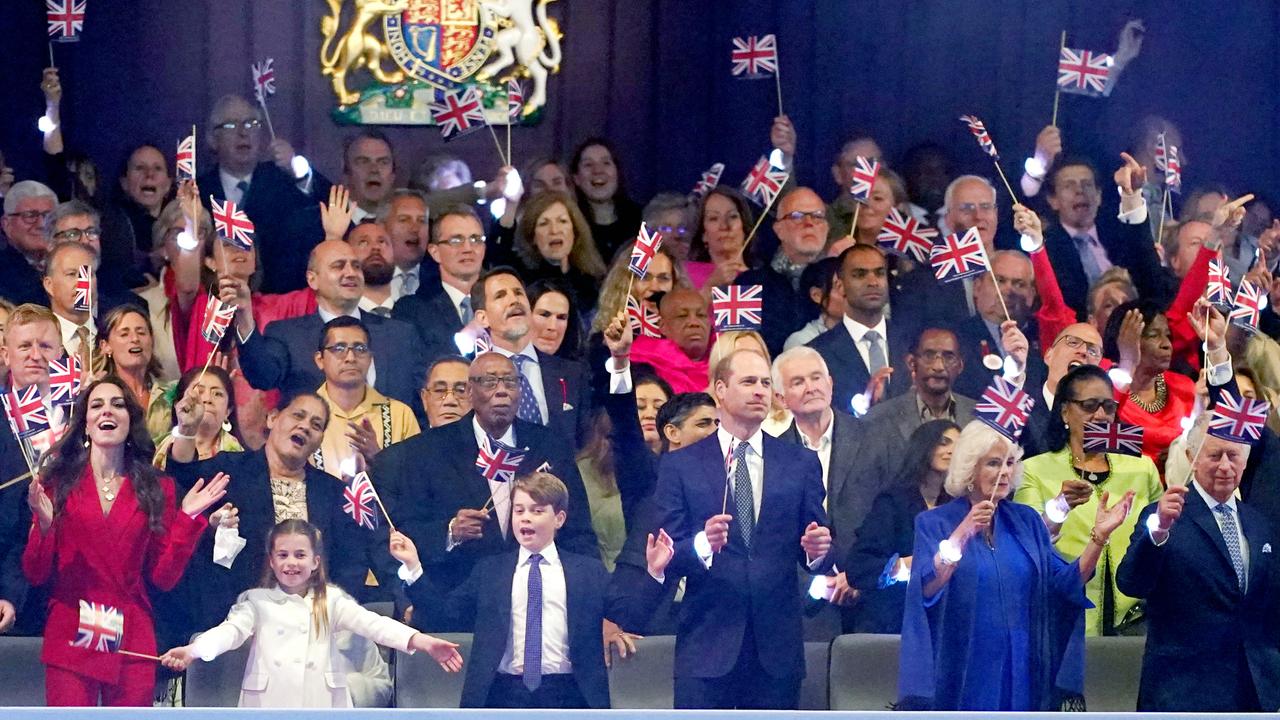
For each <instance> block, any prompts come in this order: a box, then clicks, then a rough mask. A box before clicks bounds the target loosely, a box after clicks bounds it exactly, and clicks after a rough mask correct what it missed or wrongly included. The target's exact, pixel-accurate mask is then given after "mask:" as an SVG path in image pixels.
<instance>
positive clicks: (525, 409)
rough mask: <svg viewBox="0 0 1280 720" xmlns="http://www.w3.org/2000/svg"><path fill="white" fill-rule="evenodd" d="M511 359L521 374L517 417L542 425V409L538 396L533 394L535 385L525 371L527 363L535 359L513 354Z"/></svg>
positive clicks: (517, 371)
mask: <svg viewBox="0 0 1280 720" xmlns="http://www.w3.org/2000/svg"><path fill="white" fill-rule="evenodd" d="M511 361H512V362H514V363H515V364H516V373H518V374H519V375H520V404H519V405H517V406H516V417H518V418H520V419H521V420H524V421H525V422H531V423H537V424H539V425H541V424H542V411H541V410H539V409H538V398H537V397H536V396H535V395H534V394H533V385H532V384H531V383H530V382H529V376H528V375H525V372H524V366H525V363H529V362H533V360H532V359H530V358H529V357H528V356H527V355H512V356H511Z"/></svg>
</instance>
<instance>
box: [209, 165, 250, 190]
mask: <svg viewBox="0 0 1280 720" xmlns="http://www.w3.org/2000/svg"><path fill="white" fill-rule="evenodd" d="M218 179H219V180H221V181H222V186H223V187H224V188H225V187H227V186H228V185H230V186H231V187H235V186H236V185H238V184H240V183H241V182H252V181H253V170H250V171H249V172H247V173H245V174H244V175H236V174H235V173H232V172H231V171H229V170H227V169H226V168H224V167H222V166H221V165H219V166H218Z"/></svg>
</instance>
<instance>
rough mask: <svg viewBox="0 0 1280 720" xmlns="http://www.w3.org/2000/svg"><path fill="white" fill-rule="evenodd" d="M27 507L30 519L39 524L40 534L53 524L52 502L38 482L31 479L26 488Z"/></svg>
mask: <svg viewBox="0 0 1280 720" xmlns="http://www.w3.org/2000/svg"><path fill="white" fill-rule="evenodd" d="M27 507H29V508H31V517H33V518H35V520H36V522H38V523H39V524H40V532H42V533H43V532H45V531H47V530H48V529H49V526H50V525H52V524H53V500H51V499H50V498H49V496H48V495H46V494H45V492H44V486H42V485H41V484H40V481H39V480H36V479H34V478H33V479H32V480H31V484H30V485H28V486H27Z"/></svg>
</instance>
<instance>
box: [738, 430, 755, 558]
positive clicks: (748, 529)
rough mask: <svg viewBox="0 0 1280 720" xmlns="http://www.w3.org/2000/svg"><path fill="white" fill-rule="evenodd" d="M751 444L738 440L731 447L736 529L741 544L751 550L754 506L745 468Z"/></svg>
mask: <svg viewBox="0 0 1280 720" xmlns="http://www.w3.org/2000/svg"><path fill="white" fill-rule="evenodd" d="M750 449H751V446H750V445H748V444H747V443H745V442H739V443H738V446H737V447H736V448H734V449H733V457H734V463H733V502H734V505H736V506H737V509H738V531H739V532H741V533H742V544H743V545H745V546H746V548H747V550H748V551H749V550H751V536H752V534H753V533H754V532H755V528H756V508H755V500H754V495H753V493H752V490H751V472H750V471H749V470H747V451H748V450H750Z"/></svg>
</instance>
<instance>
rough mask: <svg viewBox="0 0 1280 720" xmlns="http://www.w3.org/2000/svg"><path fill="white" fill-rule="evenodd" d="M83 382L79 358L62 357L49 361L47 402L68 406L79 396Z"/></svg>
mask: <svg viewBox="0 0 1280 720" xmlns="http://www.w3.org/2000/svg"><path fill="white" fill-rule="evenodd" d="M83 381H84V372H83V368H81V367H80V358H79V356H77V355H75V354H70V355H63V356H62V357H60V358H57V359H55V360H50V361H49V402H51V403H56V404H59V405H70V404H71V403H73V402H75V401H76V396H77V395H79V394H80V384H81V383H82V382H83Z"/></svg>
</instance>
